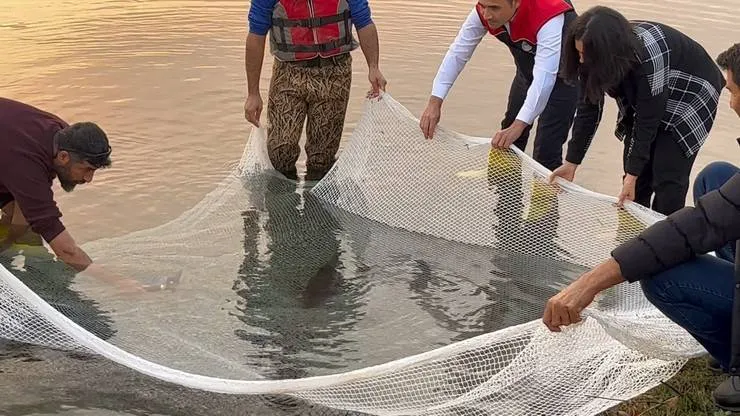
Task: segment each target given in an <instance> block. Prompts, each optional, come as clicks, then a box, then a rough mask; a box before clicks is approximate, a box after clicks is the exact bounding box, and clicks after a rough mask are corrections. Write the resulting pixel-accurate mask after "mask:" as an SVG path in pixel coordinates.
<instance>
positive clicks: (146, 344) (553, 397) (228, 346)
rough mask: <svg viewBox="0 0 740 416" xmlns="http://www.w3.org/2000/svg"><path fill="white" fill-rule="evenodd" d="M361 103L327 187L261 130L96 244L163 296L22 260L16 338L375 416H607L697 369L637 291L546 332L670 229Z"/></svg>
mask: <svg viewBox="0 0 740 416" xmlns="http://www.w3.org/2000/svg"><path fill="white" fill-rule="evenodd" d="M366 106H367V107H366V111H365V113H364V115H363V118H362V119H361V121H360V122H359V123H358V125H357V128H356V130H355V131H354V132H353V134H352V137H351V138H350V139H349V141H348V143H347V145H346V147H344V148H343V150H342V153H341V155H340V158H339V159H338V161H337V163H336V165H335V166H334V168H333V169H332V170H331V171H330V173H329V174H328V175H327V176H326V177H325V178H324V179H323V180H321V181H320V182H318V183H316V184H314V183H309V182H304V181H298V182H295V181H291V180H288V179H286V178H284V177H283V176H282V175H280V174H278V173H277V172H275V171H274V170H273V169H272V167H271V164H270V161H269V159H268V158H267V156H266V151H265V138H264V132H263V131H262V130H259V129H255V130H253V132H252V135H251V137H250V140H249V141H248V145H247V146H246V148H245V152H244V154H243V156H242V158H241V160H240V162H239V164H238V166H237V167H236V168H235V169H234V170H233V172H232V173H231V174H230V175H229V176H228V177H227V178H225V179H224V180H223V181H222V182H221V183H220V184H218V185H217V186H216V187H215V188H214V190H213V191H212V192H211V193H209V194H208V195H207V196H206V197H205V198H204V199H203V200H202V201H201V202H200V203H198V204H197V205H196V206H194V207H193V208H191V209H190V210H188V211H187V212H185V213H183V214H182V215H180V216H179V217H178V218H176V219H174V220H172V221H170V222H168V223H166V224H163V225H161V226H159V227H156V228H153V229H147V230H142V231H137V232H133V233H130V234H127V235H125V236H122V237H117V238H111V239H102V240H97V241H93V242H90V243H88V244H86V245H85V246H84V247H83V248H84V249H85V250H86V251H87V252H88V253H90V254H91V256H92V257H93V258H95V259H96V261H97V262H98V263H100V264H101V265H102V266H104V267H105V268H107V269H109V270H111V271H114V272H115V273H118V274H120V275H123V276H127V277H130V278H132V279H136V280H138V281H140V282H143V283H146V284H148V285H150V287H152V288H160V289H161V288H164V290H155V291H150V292H147V293H145V294H143V295H130V294H125V293H121V292H120V290H119V289H118V288H117V287H116V286H114V285H110V284H106V283H103V282H100V281H98V280H96V279H94V278H91V277H89V276H85V275H84V274H79V275H75V274H74V273H71V272H70V271H69V270H68V269H67V268H66V267H65V266H63V265H62V264H61V263H60V262H59V261H57V260H56V259H54V258H53V257H52V256H50V255H49V254H48V252H47V251H46V250H45V249H44V248H43V247H30V246H14V247H13V248H12V249H11V250H10V251H9V252H7V253H6V254H4V257H2V267H0V277H1V279H0V337H2V338H8V339H12V340H16V341H21V342H28V343H34V344H40V345H45V346H50V347H54V348H61V349H69V350H77V351H85V352H89V353H94V354H99V355H102V356H104V357H107V358H109V359H111V360H114V361H116V362H118V363H121V364H123V365H126V366H128V367H131V368H133V369H135V370H138V371H141V372H142V373H144V374H148V375H152V376H154V377H157V378H160V379H162V380H166V381H169V382H173V383H177V384H180V385H183V386H186V387H191V388H197V389H203V390H208V391H214V392H221V393H232V394H288V395H292V396H295V397H298V398H302V399H306V400H309V401H313V402H316V403H318V404H321V405H324V406H327V407H330V408H334V409H342V410H350V411H357V412H362V413H367V414H377V415H417V414H418V415H422V414H423V415H490V414H501V415H532V414H548V415H593V414H597V413H599V412H601V411H603V410H605V409H607V408H609V407H612V406H614V405H615V403H617V402H618V401H619V400H626V399H629V398H632V397H634V396H636V395H638V394H640V393H642V392H645V391H647V390H648V389H650V388H652V387H654V386H655V385H657V384H659V383H660V381H663V380H666V379H668V378H670V377H671V376H672V375H674V374H675V373H676V372H677V371H678V370H679V369H680V367H681V366H682V365H683V363H684V362H685V360H686V359H688V358H690V357H693V356H696V355H699V354H702V353H703V349H702V348H701V347H700V346H699V345H698V344H697V343H696V342H695V341H694V340H693V339H692V338H691V337H690V336H689V335H688V334H687V333H686V332H685V331H684V330H682V329H681V328H679V327H677V326H676V325H674V324H673V323H672V322H670V321H669V320H668V319H667V318H666V317H665V316H663V315H662V314H660V312H659V311H657V310H656V309H655V308H654V307H652V306H651V305H650V304H649V302H648V301H647V300H646V299H645V298H644V296H643V295H642V293H641V291H640V289H639V286H637V285H628V284H624V285H620V286H618V287H615V288H612V289H610V290H608V291H606V292H605V293H604V294H603V295H602V296H600V297H599V298H598V299H597V300H596V301H595V302H594V304H593V305H592V306H591V307H590V308H589V309H588V310H587V311H586V312H585V315H586V317H587V318H586V319H585V320H584V322H582V323H581V324H578V325H574V326H572V327H568V328H565V330H564V331H563V332H562V333H558V334H553V333H550V332H549V331H548V330H547V329H546V328H545V327H544V326H543V325H542V323H541V321H540V318H541V315H542V311H543V307H544V305H545V302H546V301H547V299H549V298H550V297H551V296H552V295H554V294H555V293H557V292H558V291H559V290H560V289H561V288H563V287H564V286H565V285H567V284H568V283H569V282H571V281H572V280H573V279H575V278H576V277H577V276H578V275H579V274H580V273H582V272H583V271H585V270H586V269H587V268H588V267H591V266H594V265H596V264H597V263H599V262H600V261H601V260H602V259H604V258H605V257H606V256H608V255H609V252H610V251H611V250H612V249H613V248H614V247H615V246H616V245H618V244H619V243H620V242H622V241H625V240H627V239H629V238H631V237H633V236H635V235H636V234H637V233H639V232H640V231H641V230H643V229H644V228H645V227H646V226H647V225H649V224H651V223H652V222H655V221H657V220H659V219H660V218H661V217H660V216H659V215H657V214H655V213H653V212H651V211H649V210H647V209H644V208H640V207H637V206H635V205H634V204H633V205H630V206H629V207H627V209H626V210H620V209H617V208H616V207H615V206H614V201H613V200H612V199H610V198H608V197H605V196H603V195H599V194H595V193H592V192H589V191H587V190H585V189H582V188H580V187H577V186H575V185H573V184H565V183H561V184H559V185H550V184H548V183H547V175H548V172H547V171H546V170H545V169H543V168H542V167H541V166H539V165H538V164H536V163H535V162H534V161H532V160H531V159H530V158H529V157H528V156H526V155H525V154H523V153H521V152H519V151H518V150H509V151H494V150H491V148H490V145H488V144H487V141H488V140H487V139H482V138H475V137H469V136H464V135H461V134H459V133H455V132H451V131H447V130H444V129H441V128H438V130H437V132H436V135H435V138H434V139H433V140H425V139H424V138H423V136H422V134H421V132H420V131H419V128H418V120H416V119H415V118H414V117H413V115H412V114H410V113H409V112H408V111H407V110H406V109H405V108H404V107H403V106H402V105H401V104H399V103H398V102H396V101H395V100H394V99H393V98H392V97H391V96H390V95H388V94H385V95H383V96H382V97H381V98H380V99H374V100H368V102H367V104H366ZM168 279H169V280H168ZM168 282H169V283H172V284H173V285H172V287H169V286H168V284H169V283H168Z"/></svg>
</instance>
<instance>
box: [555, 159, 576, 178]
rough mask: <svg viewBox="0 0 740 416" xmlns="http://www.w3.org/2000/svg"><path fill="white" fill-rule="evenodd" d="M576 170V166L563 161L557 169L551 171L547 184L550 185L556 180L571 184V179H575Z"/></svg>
mask: <svg viewBox="0 0 740 416" xmlns="http://www.w3.org/2000/svg"><path fill="white" fill-rule="evenodd" d="M577 169H578V165H576V164H575V163H570V162H568V161H565V162H563V164H562V165H560V166H559V167H558V168H557V169H555V170H554V171H552V173H551V174H550V178H549V182H550V183H551V184H552V183H554V182H555V179H557V178H563V179H565V180H566V181H568V182H573V179H574V178H575V177H576V170H577Z"/></svg>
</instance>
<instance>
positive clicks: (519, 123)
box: [511, 119, 529, 129]
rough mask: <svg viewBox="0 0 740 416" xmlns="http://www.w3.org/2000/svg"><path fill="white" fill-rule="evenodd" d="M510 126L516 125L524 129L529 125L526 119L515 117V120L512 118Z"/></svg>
mask: <svg viewBox="0 0 740 416" xmlns="http://www.w3.org/2000/svg"><path fill="white" fill-rule="evenodd" d="M511 127H517V128H520V129H524V128H527V127H529V123H527V122H526V121H524V120H521V119H516V120H514V122H513V123H511Z"/></svg>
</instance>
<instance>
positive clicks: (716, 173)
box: [693, 161, 740, 203]
mask: <svg viewBox="0 0 740 416" xmlns="http://www.w3.org/2000/svg"><path fill="white" fill-rule="evenodd" d="M738 172H740V168H738V167H737V166H735V165H733V164H732V163H729V162H723V161H717V162H712V163H710V164H708V165H707V166H705V167H704V169H702V170H701V171H700V172H699V174H698V175H696V180H695V181H694V189H693V194H694V203H696V201H698V200H699V198H701V197H702V196H704V195H706V194H707V193H709V192H712V191H714V190H716V189H719V188H720V187H722V185H724V184H725V182H727V181H728V180H729V179H730V178H732V176H733V175H735V174H736V173H738Z"/></svg>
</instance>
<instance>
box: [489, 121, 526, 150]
mask: <svg viewBox="0 0 740 416" xmlns="http://www.w3.org/2000/svg"><path fill="white" fill-rule="evenodd" d="M525 128H527V123H525V122H523V121H521V120H514V122H513V123H512V124H511V126H509V127H508V128H506V129H503V130H499V131H498V132H496V134H494V135H493V139H491V146H493V147H495V148H497V149H508V148H509V146H511V144H512V143H514V142H515V141H516V140H517V139H518V138H519V137H521V135H522V133H523V132H524V129H525Z"/></svg>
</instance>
